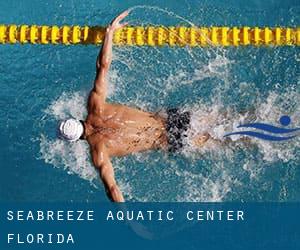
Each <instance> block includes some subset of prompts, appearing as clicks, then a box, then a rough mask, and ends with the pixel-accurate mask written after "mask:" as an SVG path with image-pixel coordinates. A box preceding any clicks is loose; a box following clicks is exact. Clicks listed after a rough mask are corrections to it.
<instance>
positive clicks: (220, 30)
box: [0, 25, 300, 47]
mask: <svg viewBox="0 0 300 250" xmlns="http://www.w3.org/2000/svg"><path fill="white" fill-rule="evenodd" d="M104 35H105V27H98V26H97V27H96V26H94V27H88V26H81V27H80V26H61V27H58V26H37V25H31V26H29V25H19V26H17V25H0V44H1V43H2V44H15V43H21V44H25V43H31V44H64V45H72V44H100V43H102V42H103V39H104ZM114 44H116V45H136V46H164V45H168V46H191V47H196V46H200V47H203V46H245V45H253V46H269V45H270V46H289V45H294V46H299V45H300V28H299V27H296V28H295V27H294V28H290V27H275V28H269V27H264V28H259V27H163V26H151V27H126V28H123V29H121V30H118V31H116V33H115V35H114Z"/></svg>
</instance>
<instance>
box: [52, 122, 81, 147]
mask: <svg viewBox="0 0 300 250" xmlns="http://www.w3.org/2000/svg"><path fill="white" fill-rule="evenodd" d="M83 133H84V126H83V124H82V122H81V121H79V120H77V119H73V118H70V119H67V120H64V121H61V122H60V123H59V125H58V136H59V138H61V139H63V140H66V141H70V142H74V141H77V140H79V139H80V137H81V136H82V135H83Z"/></svg>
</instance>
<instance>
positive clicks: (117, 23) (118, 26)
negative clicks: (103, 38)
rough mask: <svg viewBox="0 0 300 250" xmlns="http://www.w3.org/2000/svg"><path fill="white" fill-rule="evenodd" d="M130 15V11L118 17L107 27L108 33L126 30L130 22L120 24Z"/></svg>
mask: <svg viewBox="0 0 300 250" xmlns="http://www.w3.org/2000/svg"><path fill="white" fill-rule="evenodd" d="M128 14H129V11H128V10H126V11H124V12H123V13H121V14H120V15H119V16H117V17H116V18H115V19H114V20H113V21H112V22H111V23H110V25H109V26H108V27H107V32H115V31H116V30H118V29H121V28H124V27H125V26H126V25H128V22H125V23H120V22H121V21H122V20H123V19H124V18H125V17H127V16H128Z"/></svg>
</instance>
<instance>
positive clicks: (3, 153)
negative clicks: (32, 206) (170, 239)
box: [0, 0, 300, 201]
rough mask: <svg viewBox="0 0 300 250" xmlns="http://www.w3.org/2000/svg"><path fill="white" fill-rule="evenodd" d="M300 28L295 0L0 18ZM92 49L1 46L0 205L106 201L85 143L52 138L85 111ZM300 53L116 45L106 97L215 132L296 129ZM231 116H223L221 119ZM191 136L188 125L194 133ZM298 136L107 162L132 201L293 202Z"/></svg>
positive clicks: (34, 11) (23, 7)
mask: <svg viewBox="0 0 300 250" xmlns="http://www.w3.org/2000/svg"><path fill="white" fill-rule="evenodd" d="M127 8H132V12H131V14H130V16H129V17H128V21H129V22H130V24H131V25H149V24H152V25H158V24H162V25H190V24H195V25H204V26H209V25H219V26H222V25H228V26H242V25H247V26H255V25H258V26H280V25H281V26H299V21H300V20H299V19H300V15H299V14H300V4H299V1H292V0H290V1H285V2H284V3H283V2H281V1H275V0H274V1H273V0H267V1H258V0H251V1H247V2H246V1H244V0H237V1H224V0H223V1H222V0H219V1H213V0H207V1H197V0H192V1H183V0H179V1H171V0H167V1H150V0H145V1H137V0H131V1H104V0H103V1H99V0H97V1H96V0H86V1H74V0H65V1H62V0H61V1H59V0H56V1H50V0H45V1H38V0H27V1H17V0H10V1H1V3H0V23H5V24H9V23H16V24H23V23H26V24H49V25H52V24H57V25H62V24H70V25H71V24H79V25H105V24H107V23H108V22H110V20H111V19H112V18H113V17H114V16H115V15H116V14H118V13H119V12H121V11H123V10H124V9H127ZM98 50H99V48H98V47H96V46H69V47H66V46H40V45H35V46H32V45H25V46H20V45H0V88H1V92H0V93H1V94H0V106H1V109H0V112H1V113H0V124H1V130H0V140H1V150H0V164H1V175H0V176H1V177H0V200H1V201H8V200H9V201H103V200H106V199H107V198H106V196H105V194H104V190H103V187H102V185H101V183H100V181H99V180H98V176H97V173H96V172H95V170H94V169H93V167H92V165H91V163H90V159H89V156H88V148H87V145H86V143H84V142H78V143H75V144H72V145H68V144H66V143H64V142H62V141H60V140H57V139H56V137H55V127H56V124H57V121H58V120H59V119H62V118H65V117H68V116H69V115H72V116H75V117H78V118H84V116H85V114H86V110H85V100H86V96H87V94H88V92H89V90H90V89H91V87H92V82H93V79H94V74H95V59H96V56H97V53H98ZM299 61H300V50H299V47H281V48H271V47H270V48H254V47H245V48H242V47H240V48H227V49H222V48H194V49H190V48H168V47H164V48H147V47H141V48H137V47H116V48H114V60H113V65H112V69H111V73H110V95H109V100H110V101H114V102H120V103H123V104H128V105H131V106H137V107H142V108H143V109H145V110H149V111H161V110H164V109H166V108H167V107H170V106H180V107H182V108H185V109H188V110H191V111H192V113H193V116H194V117H199V118H201V117H206V116H209V117H210V119H211V120H210V122H208V123H205V124H202V123H201V122H200V123H199V122H197V121H196V120H194V122H193V124H192V125H193V131H194V132H195V131H198V132H199V131H202V130H205V129H209V131H210V132H211V134H212V135H213V136H214V137H216V138H221V137H222V135H223V134H224V133H225V132H231V131H232V129H233V128H234V127H235V126H237V125H239V123H243V122H250V121H252V122H253V121H260V122H268V123H271V124H274V125H276V124H278V120H279V118H280V117H281V115H289V116H291V118H292V121H293V126H294V127H300V105H299V104H300V74H299V73H300V72H299ZM225 114H226V115H225ZM193 131H192V132H193ZM299 149H300V136H298V137H297V138H295V139H293V140H291V141H288V142H282V143H277V144H276V143H271V142H265V141H260V140H257V139H251V142H250V143H248V144H244V143H240V142H237V143H234V144H229V145H226V146H224V145H219V144H218V143H217V144H213V145H211V144H209V145H207V146H206V147H204V148H203V149H201V150H195V149H193V148H191V147H187V148H186V150H185V151H184V152H183V153H182V154H180V155H167V154H166V153H162V152H147V153H140V154H136V155H132V156H128V157H124V158H118V159H113V165H114V168H115V172H116V178H117V181H118V183H119V184H120V188H121V190H122V191H123V193H124V195H125V198H126V199H127V200H130V201H232V200H234V201H300V150H299Z"/></svg>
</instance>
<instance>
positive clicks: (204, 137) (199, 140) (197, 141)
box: [193, 133, 211, 148]
mask: <svg viewBox="0 0 300 250" xmlns="http://www.w3.org/2000/svg"><path fill="white" fill-rule="evenodd" d="M210 138H211V136H210V134H209V133H204V134H201V135H196V137H195V138H194V139H193V144H194V146H196V147H199V148H200V147H203V146H204V144H205V143H206V142H207V141H208V140H209V139H210Z"/></svg>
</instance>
